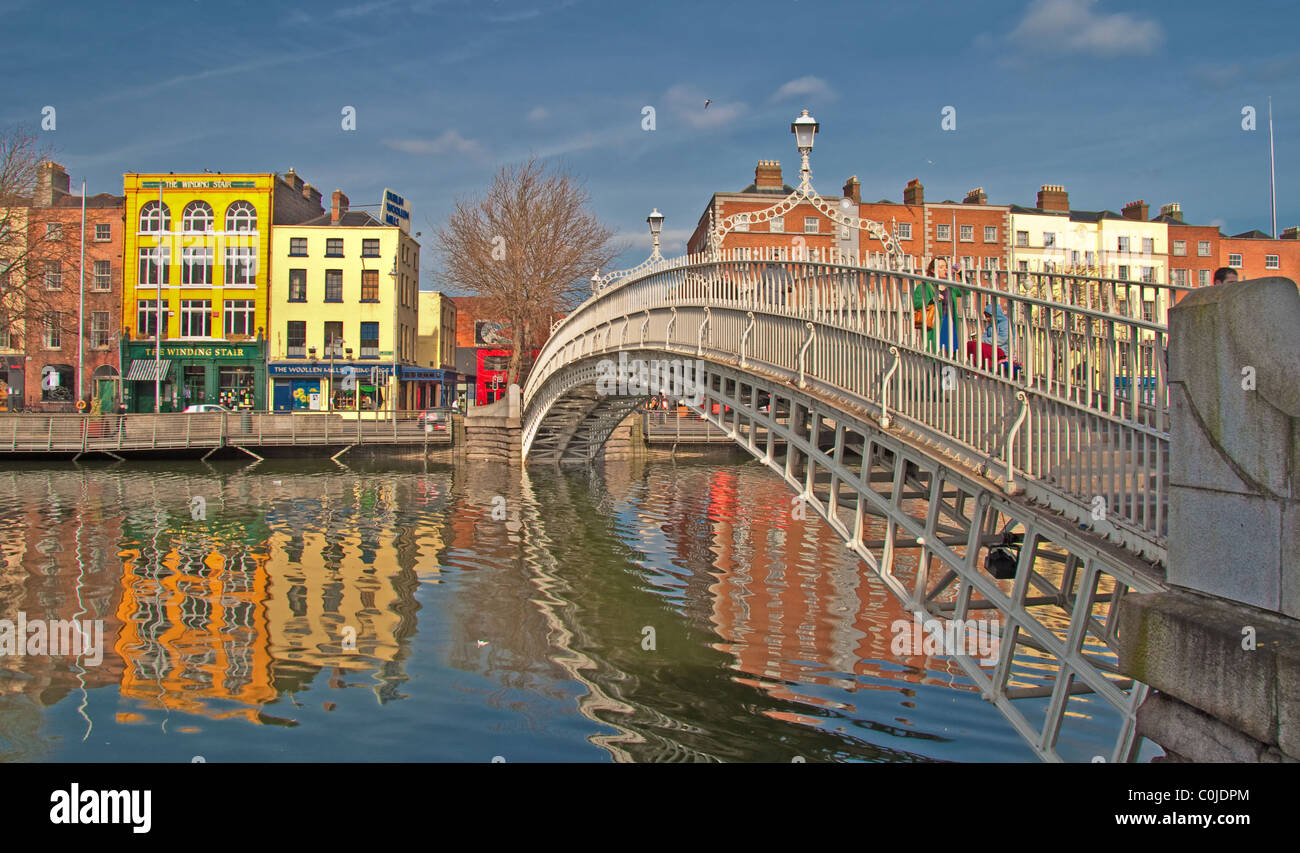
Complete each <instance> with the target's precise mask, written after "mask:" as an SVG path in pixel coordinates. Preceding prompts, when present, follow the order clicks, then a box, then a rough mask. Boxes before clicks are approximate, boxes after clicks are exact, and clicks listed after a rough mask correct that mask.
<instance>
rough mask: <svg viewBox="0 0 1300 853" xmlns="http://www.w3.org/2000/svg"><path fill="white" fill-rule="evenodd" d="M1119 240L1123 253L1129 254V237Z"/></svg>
mask: <svg viewBox="0 0 1300 853" xmlns="http://www.w3.org/2000/svg"><path fill="white" fill-rule="evenodd" d="M1118 240H1119V250H1120V251H1121V252H1127V251H1128V238H1127V237H1120V238H1118Z"/></svg>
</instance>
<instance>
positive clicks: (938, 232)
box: [934, 225, 952, 240]
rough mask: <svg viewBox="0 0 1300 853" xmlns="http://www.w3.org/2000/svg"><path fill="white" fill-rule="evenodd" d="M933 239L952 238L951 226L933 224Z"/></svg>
mask: <svg viewBox="0 0 1300 853" xmlns="http://www.w3.org/2000/svg"><path fill="white" fill-rule="evenodd" d="M934 239H935V240H951V239H952V226H951V225H936V226H934Z"/></svg>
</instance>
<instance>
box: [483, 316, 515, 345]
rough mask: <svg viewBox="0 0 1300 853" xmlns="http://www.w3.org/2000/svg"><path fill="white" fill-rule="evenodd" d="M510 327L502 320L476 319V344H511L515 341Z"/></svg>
mask: <svg viewBox="0 0 1300 853" xmlns="http://www.w3.org/2000/svg"><path fill="white" fill-rule="evenodd" d="M507 329H508V327H507V326H506V324H505V323H504V322H502V321H500V320H475V321H474V345H475V346H485V347H500V346H510V345H511V343H512V342H513V341H512V339H511V336H510V333H509V332H508V331H507Z"/></svg>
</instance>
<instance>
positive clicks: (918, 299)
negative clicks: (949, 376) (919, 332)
mask: <svg viewBox="0 0 1300 853" xmlns="http://www.w3.org/2000/svg"><path fill="white" fill-rule="evenodd" d="M925 274H926V276H928V277H930V278H938V279H946V278H947V277H948V259H947V258H934V259H933V260H931V261H930V265H929V266H928V267H926V269H925ZM965 295H966V291H964V290H962V289H961V288H960V287H957V286H956V285H947V286H944V285H939V286H938V287H935V286H934V285H932V284H930V283H929V282H928V281H927V282H921V283H920V284H919V285H917V286H916V287H914V288H913V289H912V307H913V308H915V309H916V310H918V311H921V321H922V322H921V323H920V324H918V326H917V328H922V327H923V328H925V346H926V349H928V350H930V351H931V352H933V351H935V350H936V349H938V348H939V346H938V345H941V346H942V347H943V349H945V350H948V351H956V350H957V300H958V299H960V298H961V297H963V296H965ZM935 302H937V305H938V308H937V310H936V311H935V315H934V319H933V320H931V319H930V317H929V312H928V311H922V309H923V308H924V307H925V306H927V305H930V304H931V303H935Z"/></svg>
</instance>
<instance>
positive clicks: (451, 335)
mask: <svg viewBox="0 0 1300 853" xmlns="http://www.w3.org/2000/svg"><path fill="white" fill-rule="evenodd" d="M415 351H416V361H417V362H419V370H420V373H421V375H425V374H427V375H428V378H427V379H421V380H419V381H418V383H417V384H416V387H415V407H416V408H417V409H423V408H427V407H430V406H450V405H451V403H452V401H453V400H454V399H455V398H456V380H457V376H456V372H455V371H456V303H455V302H453V301H452V300H451V299H450V298H449V297H447V296H444V295H443V294H442V293H440V292H438V291H436V290H422V291H420V327H419V331H418V332H417V334H416V348H415Z"/></svg>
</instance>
